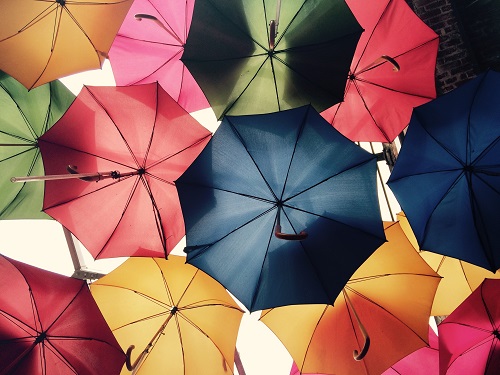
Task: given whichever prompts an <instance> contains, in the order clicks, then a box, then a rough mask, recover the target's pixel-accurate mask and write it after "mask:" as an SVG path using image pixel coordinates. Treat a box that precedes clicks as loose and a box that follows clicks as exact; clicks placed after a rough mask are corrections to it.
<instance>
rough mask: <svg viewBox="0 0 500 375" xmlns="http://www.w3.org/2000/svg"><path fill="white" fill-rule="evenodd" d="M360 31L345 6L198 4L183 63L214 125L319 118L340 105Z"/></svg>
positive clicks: (253, 0) (331, 2)
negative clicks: (292, 114) (277, 117)
mask: <svg viewBox="0 0 500 375" xmlns="http://www.w3.org/2000/svg"><path fill="white" fill-rule="evenodd" d="M362 31H363V30H362V28H361V27H360V26H359V23H358V22H357V21H356V19H355V18H354V16H353V14H352V12H351V10H350V9H349V7H348V6H347V4H346V3H345V1H344V0H320V1H314V0H300V1H281V0H278V1H276V0H265V1H261V0H235V1H230V2H228V1H225V0H206V1H198V2H195V6H194V12H193V19H192V23H191V28H190V30H189V35H188V39H187V41H186V45H185V49H184V54H183V56H182V58H181V60H182V61H183V62H184V63H185V64H186V66H187V68H188V69H189V71H190V72H191V74H192V75H193V77H194V78H195V80H196V81H197V82H198V84H199V85H200V87H201V89H202V90H203V92H204V93H205V95H206V97H207V99H208V101H209V102H210V105H211V106H212V108H213V110H214V112H215V115H216V116H217V118H218V119H221V118H222V116H223V115H225V114H229V115H245V114H256V113H268V112H275V111H279V110H284V109H290V108H295V107H299V106H303V105H306V104H309V103H310V104H312V106H313V107H314V108H315V109H316V110H317V111H322V110H324V109H326V108H328V107H330V106H332V105H333V104H335V103H338V102H340V101H341V100H342V98H343V92H344V86H345V77H347V73H348V70H349V64H350V62H351V60H352V56H353V53H354V50H355V48H356V44H357V42H358V40H359V37H360V35H361V33H362Z"/></svg>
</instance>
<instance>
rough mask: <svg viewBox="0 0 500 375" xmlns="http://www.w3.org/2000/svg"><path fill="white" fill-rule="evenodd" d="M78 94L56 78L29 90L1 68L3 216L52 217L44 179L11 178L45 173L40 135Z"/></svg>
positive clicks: (0, 181)
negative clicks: (47, 209)
mask: <svg viewBox="0 0 500 375" xmlns="http://www.w3.org/2000/svg"><path fill="white" fill-rule="evenodd" d="M74 98H75V96H74V95H73V94H72V93H71V91H69V90H68V89H67V88H66V87H65V86H64V85H63V84H62V83H61V82H59V81H53V82H50V83H46V84H44V85H42V86H39V87H37V88H35V89H32V90H30V91H28V90H27V89H26V88H25V87H24V86H23V85H22V84H21V83H19V82H18V81H16V80H15V79H14V78H12V77H10V76H9V75H7V74H6V73H4V72H0V108H1V109H2V110H1V111H0V191H1V192H2V194H0V219H49V218H50V217H49V216H48V215H47V214H45V213H43V212H42V211H41V210H42V201H43V191H44V183H43V181H40V182H33V183H29V184H27V183H20V184H14V183H12V182H11V181H10V178H11V177H14V176H29V175H42V174H44V170H43V164H42V159H41V156H40V149H39V148H38V143H37V141H38V138H39V137H40V136H41V135H42V134H43V133H44V132H45V131H47V130H48V129H49V128H50V127H51V126H52V125H54V123H56V121H57V120H59V118H60V117H61V116H62V115H63V113H64V112H65V111H66V109H67V108H68V107H69V105H70V104H71V103H72V102H73V100H74Z"/></svg>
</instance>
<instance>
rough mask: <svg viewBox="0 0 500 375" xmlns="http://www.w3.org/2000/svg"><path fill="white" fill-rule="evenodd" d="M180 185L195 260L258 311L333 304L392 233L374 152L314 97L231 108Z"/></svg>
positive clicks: (190, 259)
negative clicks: (255, 108) (248, 111)
mask: <svg viewBox="0 0 500 375" xmlns="http://www.w3.org/2000/svg"><path fill="white" fill-rule="evenodd" d="M176 185H177V189H178V192H179V197H180V201H181V207H182V211H183V215H184V220H185V225H186V241H187V247H186V248H185V251H186V253H187V262H188V263H190V264H192V265H194V266H196V267H198V268H200V269H202V270H203V271H204V272H206V273H208V274H209V275H211V276H212V277H213V278H215V279H216V280H218V281H219V282H220V283H221V284H222V285H224V286H225V287H226V288H227V289H228V290H229V291H230V292H231V293H232V294H233V295H234V296H236V298H238V299H239V301H240V302H241V303H243V305H245V307H247V309H248V310H250V311H256V310H262V309H266V308H271V307H277V306H283V305H288V304H301V303H327V304H333V302H334V300H335V298H336V297H337V295H338V294H339V292H340V291H341V289H342V288H343V287H344V285H345V283H346V282H347V280H348V279H349V277H350V276H351V275H352V273H353V272H354V271H355V270H356V269H357V268H358V267H359V266H360V265H361V264H362V263H363V262H364V261H365V260H366V259H367V258H368V257H369V256H370V255H371V253H372V252H373V251H374V250H375V249H377V248H378V247H379V246H380V245H381V244H382V243H383V242H384V241H385V235H384V231H383V225H382V220H381V217H380V208H379V204H378V198H377V187H376V159H375V157H374V155H372V154H370V153H368V152H366V151H365V150H363V149H362V148H360V147H359V146H357V145H355V144H354V143H352V142H351V141H350V140H348V139H347V138H345V137H344V136H343V135H341V134H340V133H339V132H338V131H337V130H335V129H334V128H333V127H332V126H331V125H330V124H328V122H326V121H325V120H324V119H323V118H322V117H321V116H320V115H319V114H318V113H317V112H316V111H315V110H314V109H313V108H312V107H311V106H309V105H308V106H304V107H299V108H296V109H290V110H287V111H282V112H276V113H270V114H262V115H248V116H226V117H224V119H223V121H222V123H221V125H220V127H219V128H218V129H217V131H216V132H215V134H214V136H213V138H212V139H211V140H210V142H209V143H208V144H207V146H206V147H205V149H204V150H203V151H202V153H201V154H200V155H199V156H198V158H197V159H196V160H195V161H194V163H193V164H192V165H191V166H190V167H189V168H188V169H187V170H186V172H185V173H184V174H183V175H182V176H181V177H180V178H179V179H178V180H177V181H176Z"/></svg>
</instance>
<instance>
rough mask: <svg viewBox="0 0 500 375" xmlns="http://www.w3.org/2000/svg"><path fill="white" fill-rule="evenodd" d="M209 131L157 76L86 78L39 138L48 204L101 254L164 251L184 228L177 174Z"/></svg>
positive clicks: (47, 209) (46, 207) (156, 253)
mask: <svg viewBox="0 0 500 375" xmlns="http://www.w3.org/2000/svg"><path fill="white" fill-rule="evenodd" d="M210 138H211V133H210V132H209V131H208V130H207V129H206V128H204V127H203V126H202V125H201V124H200V123H199V122H197V121H196V120H195V119H194V118H193V117H192V116H191V115H189V113H187V112H186V111H185V110H184V109H182V108H181V107H180V106H179V105H178V104H177V103H176V102H175V100H174V99H172V97H170V96H169V95H168V94H167V93H166V92H165V90H163V89H162V88H161V86H160V85H159V84H158V83H151V84H144V85H135V86H125V87H111V86H110V87H88V86H86V87H84V88H83V90H82V91H81V92H80V94H79V95H78V96H77V98H76V100H75V101H74V102H73V104H72V105H71V107H70V108H69V109H68V111H67V112H66V113H65V114H64V115H63V117H62V118H61V119H60V120H59V121H58V122H57V123H56V124H55V125H54V126H53V127H52V128H51V129H50V131H49V132H46V133H45V134H44V136H43V137H41V138H40V140H39V144H40V150H41V152H42V158H43V161H44V166H45V173H46V175H48V176H46V177H45V179H49V180H48V181H46V185H45V188H46V190H45V198H44V211H45V212H46V213H48V214H49V215H50V216H52V217H53V218H54V219H56V220H58V221H59V222H60V223H61V224H62V225H64V226H65V227H66V228H68V229H69V230H70V231H71V232H72V233H73V234H74V235H75V236H76V237H77V238H78V239H79V240H80V241H81V242H82V244H83V245H84V246H85V247H86V248H87V249H88V250H89V252H90V253H91V254H92V256H93V257H94V258H96V259H97V258H111V257H120V256H151V257H166V256H167V254H168V253H169V252H170V251H171V250H172V249H173V248H174V247H175V245H177V243H178V242H179V241H180V239H181V238H182V237H183V236H184V221H183V216H182V212H181V207H180V203H179V198H178V195H177V189H176V187H175V184H174V183H173V181H174V180H175V179H177V178H178V177H179V176H180V175H181V174H182V173H183V172H184V171H185V169H186V168H187V167H188V166H189V165H190V164H191V162H192V161H193V160H194V158H195V157H196V156H197V155H198V154H199V152H200V151H201V150H202V149H203V147H204V145H205V144H206V143H207V142H208V141H209V139H210ZM68 166H70V167H68ZM68 170H69V171H70V172H71V173H75V172H78V174H75V175H74V176H71V175H70V174H69V173H68ZM54 175H55V176H54ZM68 177H78V178H70V179H68ZM59 178H61V179H59Z"/></svg>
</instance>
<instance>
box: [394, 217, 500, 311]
mask: <svg viewBox="0 0 500 375" xmlns="http://www.w3.org/2000/svg"><path fill="white" fill-rule="evenodd" d="M397 218H398V220H399V222H400V224H401V228H403V231H404V232H405V234H406V236H407V237H408V239H409V240H410V242H411V243H412V244H413V246H414V247H415V249H416V250H417V251H418V253H419V254H420V256H421V257H422V258H424V260H425V261H426V262H427V264H429V265H430V266H431V267H432V269H433V270H434V271H436V272H437V273H438V274H439V275H440V276H441V277H442V278H443V279H442V280H441V282H440V283H439V286H438V289H437V291H436V296H435V297H434V303H433V304H432V310H431V315H434V316H443V315H450V313H451V312H452V311H453V310H455V308H457V306H458V305H460V304H461V303H462V302H463V301H464V300H465V299H466V298H467V297H468V296H469V295H470V294H471V293H472V292H473V291H474V290H475V289H476V288H477V287H478V286H479V285H480V284H481V283H482V282H483V280H484V279H485V278H489V279H492V278H496V279H498V278H500V271H497V272H496V273H492V272H491V271H488V270H486V269H484V268H482V267H478V266H475V265H473V264H470V263H467V262H464V261H463V260H460V259H456V258H451V257H447V256H444V255H440V254H436V253H432V252H430V251H425V250H420V249H419V248H418V243H417V239H416V238H415V235H414V234H413V231H412V230H411V227H410V224H409V223H408V219H407V218H406V216H405V214H404V213H403V212H400V213H398V214H397Z"/></svg>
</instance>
